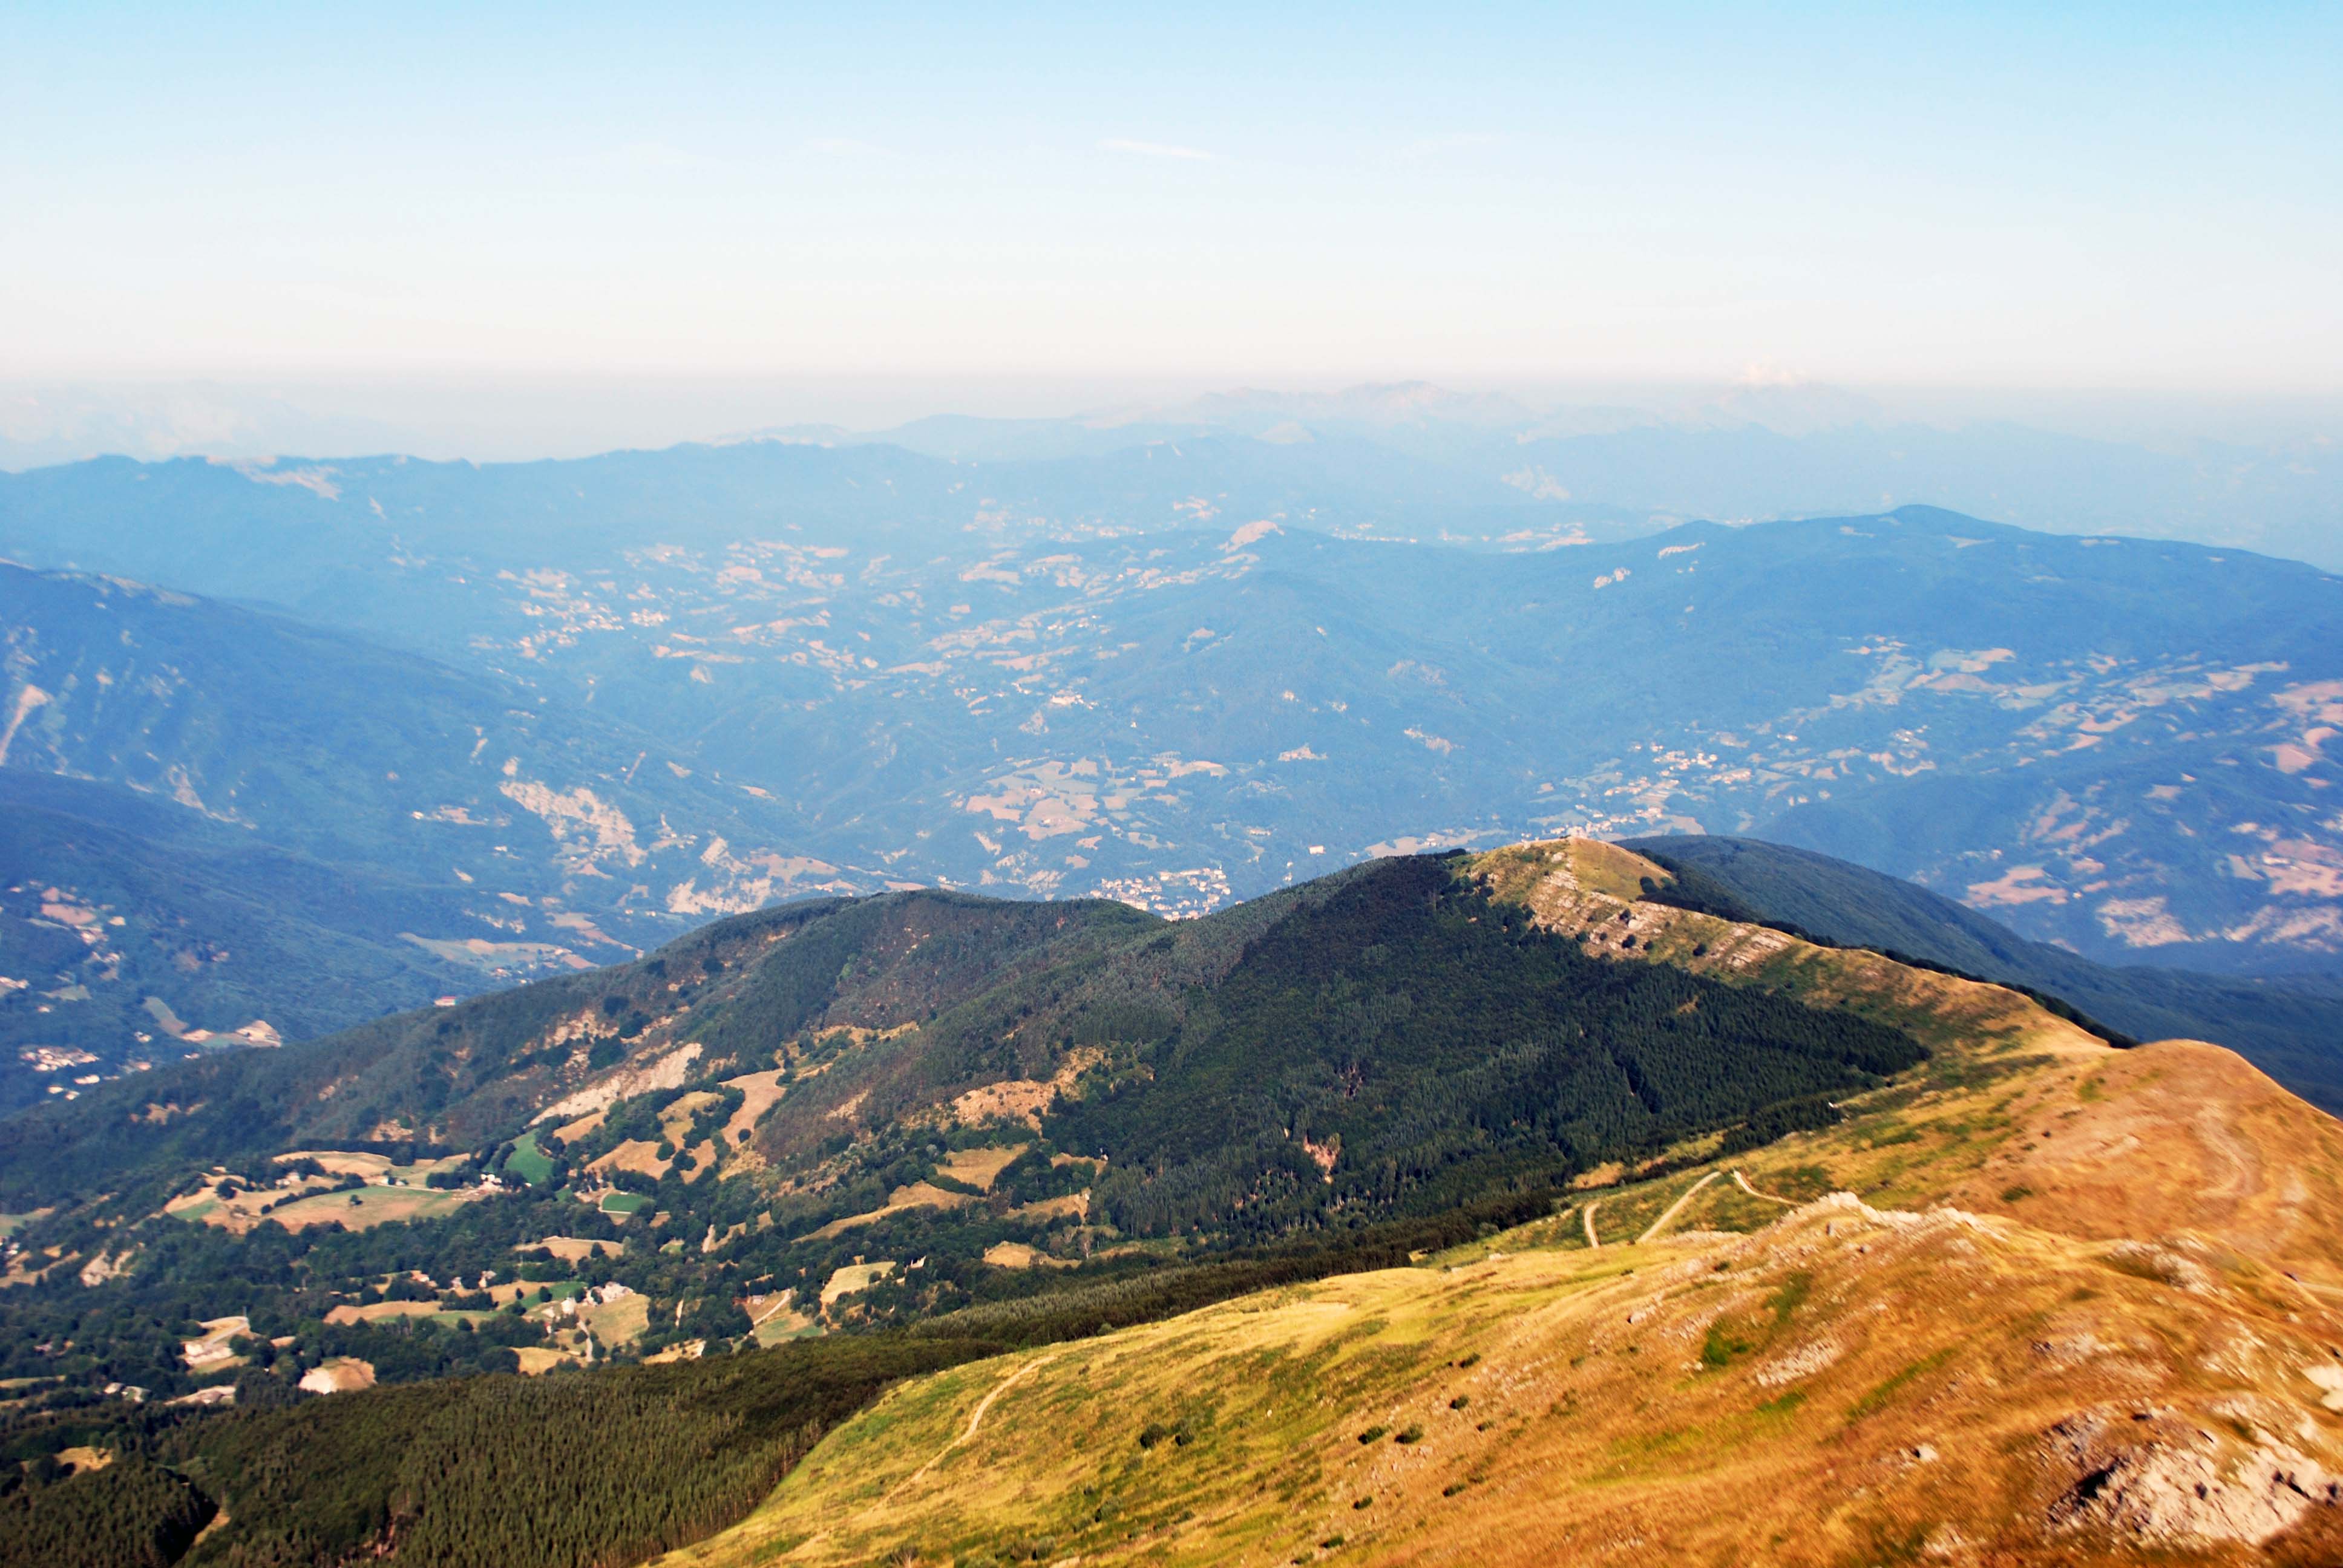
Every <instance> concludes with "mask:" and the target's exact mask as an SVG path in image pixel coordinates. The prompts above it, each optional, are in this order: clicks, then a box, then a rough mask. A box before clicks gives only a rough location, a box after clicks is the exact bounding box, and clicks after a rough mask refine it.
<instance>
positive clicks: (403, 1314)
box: [326, 1302, 439, 1323]
mask: <svg viewBox="0 0 2343 1568" xmlns="http://www.w3.org/2000/svg"><path fill="white" fill-rule="evenodd" d="M438 1310H439V1303H438V1302H367V1304H366V1305H364V1306H359V1305H357V1304H356V1303H354V1302H343V1303H342V1304H341V1305H340V1306H337V1307H336V1308H334V1309H333V1310H332V1311H331V1312H327V1314H326V1322H328V1323H372V1322H381V1321H382V1320H383V1319H385V1318H427V1317H429V1316H431V1315H432V1314H433V1313H435V1312H437V1311H438Z"/></svg>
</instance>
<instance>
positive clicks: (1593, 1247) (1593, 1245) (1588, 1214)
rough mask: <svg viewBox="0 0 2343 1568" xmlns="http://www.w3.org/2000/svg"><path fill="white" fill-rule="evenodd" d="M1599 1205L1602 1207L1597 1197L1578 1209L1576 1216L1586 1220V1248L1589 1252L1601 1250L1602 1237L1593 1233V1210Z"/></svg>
mask: <svg viewBox="0 0 2343 1568" xmlns="http://www.w3.org/2000/svg"><path fill="white" fill-rule="evenodd" d="M1601 1207H1603V1200H1602V1199H1600V1198H1597V1199H1595V1200H1594V1201H1593V1202H1592V1203H1589V1204H1588V1205H1587V1206H1586V1207H1585V1208H1584V1209H1581V1210H1580V1211H1578V1217H1579V1218H1580V1219H1581V1220H1584V1221H1586V1250H1587V1251H1590V1252H1599V1251H1602V1250H1603V1239H1602V1238H1601V1237H1599V1236H1597V1235H1596V1234H1595V1233H1594V1211H1595V1210H1597V1209H1600V1208H1601Z"/></svg>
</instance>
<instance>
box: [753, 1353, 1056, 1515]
mask: <svg viewBox="0 0 2343 1568" xmlns="http://www.w3.org/2000/svg"><path fill="white" fill-rule="evenodd" d="M1061 1353H1063V1352H1051V1354H1049V1355H1046V1356H1043V1357H1041V1359H1040V1360H1039V1361H1031V1362H1026V1363H1025V1364H1024V1365H1023V1366H1021V1367H1019V1368H1018V1369H1017V1370H1016V1371H1015V1372H1011V1373H1010V1374H1009V1375H1008V1376H1007V1377H1005V1378H1002V1379H1001V1381H1000V1382H997V1383H994V1384H993V1385H992V1389H991V1392H989V1393H987V1394H986V1395H985V1396H984V1397H983V1398H982V1399H980V1400H978V1401H977V1402H976V1408H975V1409H974V1410H972V1411H970V1412H969V1417H968V1425H966V1426H965V1427H963V1428H961V1429H960V1435H959V1436H958V1437H955V1438H953V1439H952V1440H951V1441H950V1442H947V1443H945V1444H944V1445H943V1446H942V1447H941V1448H940V1449H938V1450H936V1451H935V1452H933V1453H932V1454H930V1455H929V1456H928V1462H927V1463H925V1464H923V1465H921V1466H920V1468H919V1469H917V1470H915V1471H913V1472H912V1473H910V1474H909V1475H907V1476H905V1477H904V1478H903V1479H902V1480H900V1481H899V1482H897V1483H895V1484H894V1485H892V1486H890V1487H889V1488H888V1489H887V1490H886V1491H885V1492H883V1493H880V1494H879V1496H878V1497H877V1498H876V1499H874V1500H873V1501H872V1502H871V1503H870V1506H869V1507H868V1508H865V1509H864V1510H862V1512H861V1513H860V1514H859V1515H857V1517H858V1518H862V1519H868V1518H870V1517H871V1516H873V1515H874V1514H876V1513H879V1512H880V1510H881V1509H883V1508H885V1507H886V1506H887V1504H889V1503H892V1502H893V1501H894V1500H895V1496H896V1494H897V1493H900V1492H901V1491H903V1490H904V1489H905V1488H906V1487H909V1486H912V1485H915V1484H917V1483H919V1482H920V1480H922V1479H923V1478H924V1477H925V1476H926V1475H927V1473H928V1472H930V1471H931V1470H933V1469H934V1468H935V1467H936V1466H937V1465H939V1464H941V1463H942V1462H944V1461H945V1460H946V1459H948V1458H950V1456H951V1453H952V1451H953V1450H954V1449H956V1448H959V1447H960V1445H961V1444H962V1443H965V1442H968V1440H969V1439H970V1438H972V1437H974V1436H975V1435H976V1429H977V1428H978V1427H980V1426H982V1425H983V1424H984V1416H985V1412H987V1411H990V1409H991V1408H992V1402H993V1401H994V1400H996V1399H999V1398H1000V1397H1001V1395H1002V1394H1004V1393H1007V1392H1009V1391H1010V1389H1011V1387H1013V1386H1014V1385H1015V1384H1017V1383H1019V1382H1023V1381H1024V1380H1025V1379H1027V1378H1029V1377H1031V1376H1032V1375H1033V1374H1034V1373H1035V1372H1040V1371H1041V1369H1042V1368H1043V1367H1045V1366H1048V1365H1049V1364H1050V1363H1051V1362H1053V1361H1056V1360H1057V1359H1058V1356H1059V1355H1060V1354H1061ZM829 1539H830V1532H829V1531H828V1530H821V1531H818V1532H816V1533H814V1534H812V1535H810V1536H809V1537H807V1538H806V1540H805V1541H803V1542H801V1543H799V1544H800V1545H803V1546H811V1545H814V1544H815V1543H819V1542H824V1541H827V1540H829Z"/></svg>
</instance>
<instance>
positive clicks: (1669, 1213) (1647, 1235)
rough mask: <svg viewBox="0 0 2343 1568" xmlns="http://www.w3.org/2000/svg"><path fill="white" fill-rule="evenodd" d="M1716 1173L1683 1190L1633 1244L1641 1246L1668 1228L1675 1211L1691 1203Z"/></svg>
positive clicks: (1710, 1173)
mask: <svg viewBox="0 0 2343 1568" xmlns="http://www.w3.org/2000/svg"><path fill="white" fill-rule="evenodd" d="M1717 1175H1718V1172H1716V1171H1710V1172H1709V1173H1708V1174H1707V1175H1705V1176H1704V1177H1702V1178H1701V1179H1700V1180H1699V1181H1695V1182H1694V1183H1693V1184H1692V1185H1691V1186H1689V1187H1687V1188H1685V1189H1684V1195H1683V1196H1682V1197H1680V1198H1678V1199H1677V1200H1676V1201H1674V1202H1673V1203H1671V1204H1669V1205H1668V1206H1667V1207H1666V1208H1664V1209H1663V1210H1661V1211H1660V1217H1659V1218H1658V1219H1656V1220H1654V1221H1652V1227H1651V1229H1650V1230H1648V1231H1644V1233H1643V1234H1642V1235H1640V1236H1638V1237H1636V1238H1635V1244H1636V1245H1637V1246H1641V1245H1643V1244H1644V1242H1645V1241H1651V1240H1652V1239H1654V1237H1656V1236H1657V1235H1658V1234H1659V1233H1660V1232H1661V1231H1664V1230H1666V1229H1667V1228H1668V1221H1671V1220H1673V1219H1674V1218H1675V1217H1676V1211H1678V1210H1680V1209H1682V1208H1683V1207H1684V1205H1685V1204H1687V1203H1689V1202H1691V1201H1693V1197H1694V1194H1695V1193H1697V1192H1698V1191H1700V1190H1701V1189H1702V1188H1704V1187H1705V1186H1707V1185H1708V1184H1709V1183H1710V1182H1711V1181H1715V1180H1716V1178H1717Z"/></svg>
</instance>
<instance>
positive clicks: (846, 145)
mask: <svg viewBox="0 0 2343 1568" xmlns="http://www.w3.org/2000/svg"><path fill="white" fill-rule="evenodd" d="M806 150H807V151H809V152H816V153H820V154H821V155H822V156H825V157H832V158H888V157H892V156H895V155H894V154H893V153H892V152H891V151H890V150H889V149H888V148H885V147H882V146H879V144H878V143H876V142H864V141H857V140H856V139H855V138H854V137H852V136H816V137H815V138H814V139H813V140H811V141H809V142H808V143H807V144H806Z"/></svg>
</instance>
